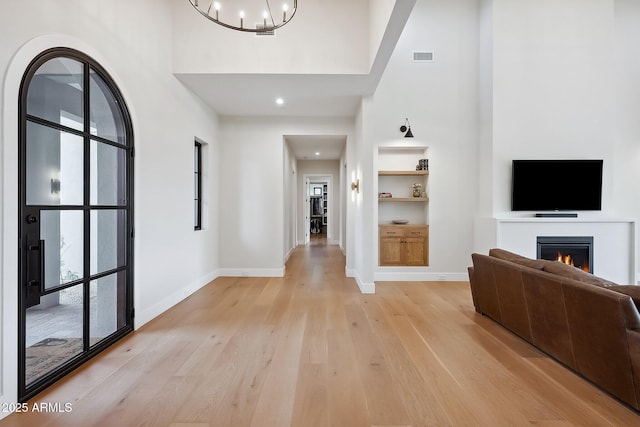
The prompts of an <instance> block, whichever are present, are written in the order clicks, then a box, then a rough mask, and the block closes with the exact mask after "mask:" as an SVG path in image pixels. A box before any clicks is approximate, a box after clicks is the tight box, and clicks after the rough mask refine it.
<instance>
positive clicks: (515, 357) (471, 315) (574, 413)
mask: <svg viewBox="0 0 640 427" xmlns="http://www.w3.org/2000/svg"><path fill="white" fill-rule="evenodd" d="M377 290H378V293H377V294H376V295H362V294H360V293H359V291H358V288H357V286H356V284H355V282H354V281H353V280H352V279H347V278H345V275H344V258H343V256H342V254H341V253H340V251H339V249H338V248H337V247H336V246H326V245H324V244H314V245H310V246H307V247H300V248H298V249H296V250H295V251H294V253H293V255H292V256H291V259H290V261H289V263H288V264H287V273H286V277H284V278H220V279H217V280H215V281H214V282H213V283H211V284H209V285H207V286H206V287H204V288H203V289H202V290H200V291H199V292H197V293H195V294H194V295H192V296H191V297H189V298H188V299H186V300H185V301H184V302H182V303H181V304H179V305H178V306H176V307H174V308H172V309H171V310H169V311H167V312H166V313H164V314H163V315H162V316H160V317H159V318H157V319H155V320H154V321H152V322H150V323H149V324H147V325H146V326H144V327H143V328H141V329H140V330H138V331H137V332H135V333H134V334H132V335H130V336H128V337H127V338H125V339H124V340H123V341H121V342H120V343H118V344H116V345H115V346H114V347H112V348H111V349H109V350H107V351H106V352H104V353H103V354H101V355H99V356H98V357H96V358H95V359H93V360H92V361H90V362H89V363H87V364H86V365H85V366H83V367H82V368H81V369H79V370H78V371H76V372H75V373H73V374H71V375H70V376H68V377H66V378H65V379H63V380H62V381H60V382H59V383H58V384H57V385H55V386H53V387H51V388H50V389H49V390H47V391H46V392H43V393H41V394H40V395H38V396H37V397H36V398H35V399H34V400H32V401H31V402H29V405H30V406H32V405H34V404H36V403H41V402H45V403H60V404H64V403H71V404H72V412H70V413H33V412H30V413H25V414H14V415H11V416H9V417H8V418H6V419H4V420H2V421H0V425H8V426H36V425H37V426H44V425H56V426H58V425H59V426H90V425H101V426H136V425H149V426H155V425H158V426H167V425H169V426H269V427H273V426H275V427H279V426H288V425H292V426H305V427H307V426H329V425H331V426H345V427H351V426H446V425H454V426H458V425H461V426H464V425H469V426H503V425H504V426H521V425H531V424H536V425H544V426H551V425H552V426H568V425H578V426H589V425H594V426H600V425H621V426H622V425H624V426H630V425H640V417H639V415H638V414H637V413H636V412H634V411H632V410H630V409H629V408H627V407H625V406H624V405H622V404H620V403H619V402H618V401H616V400H615V399H613V398H611V397H610V396H608V395H607V394H605V393H603V392H602V391H600V390H599V389H598V388H596V387H594V386H593V385H591V384H590V383H588V382H586V381H585V380H583V379H581V378H580V377H578V376H577V375H575V374H573V373H572V372H571V371H569V370H567V369H566V368H564V367H563V366H561V365H559V364H558V363H556V362H555V361H553V360H550V359H549V358H548V357H546V356H544V355H543V354H541V353H540V352H538V351H536V350H535V349H534V348H532V347H531V346H529V345H528V344H526V343H525V342H523V341H522V340H520V339H518V338H517V337H515V336H514V335H513V334H511V333H509V332H507V331H505V330H504V329H502V328H501V327H500V326H498V325H497V324H495V323H494V322H492V321H491V320H489V319H487V318H484V317H482V316H479V315H478V314H476V313H475V312H474V310H473V307H472V303H471V296H470V293H469V285H468V283H465V282H461V283H452V282H421V283H417V282H412V283H404V282H403V283H400V282H393V283H390V282H387V283H378V284H377Z"/></svg>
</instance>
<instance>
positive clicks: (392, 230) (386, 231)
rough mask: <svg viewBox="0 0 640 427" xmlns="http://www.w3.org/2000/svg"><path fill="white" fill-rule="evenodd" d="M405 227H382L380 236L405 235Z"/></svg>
mask: <svg viewBox="0 0 640 427" xmlns="http://www.w3.org/2000/svg"><path fill="white" fill-rule="evenodd" d="M404 235H405V229H404V228H402V227H386V226H385V227H380V237H404Z"/></svg>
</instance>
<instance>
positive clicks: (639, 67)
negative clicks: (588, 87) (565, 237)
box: [613, 0, 640, 265]
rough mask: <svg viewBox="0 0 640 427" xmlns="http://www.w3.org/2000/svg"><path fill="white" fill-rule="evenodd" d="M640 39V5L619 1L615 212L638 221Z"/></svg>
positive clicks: (616, 41)
mask: <svg viewBox="0 0 640 427" xmlns="http://www.w3.org/2000/svg"><path fill="white" fill-rule="evenodd" d="M639 40H640V2H638V1H637V0H616V1H615V33H614V44H615V46H614V58H615V74H614V79H613V80H614V82H615V88H614V90H615V92H614V93H615V96H616V105H615V110H614V117H615V134H614V135H615V139H614V144H613V145H614V158H613V164H614V167H615V169H614V177H613V181H614V186H613V200H614V205H613V210H614V211H615V214H616V215H619V216H633V217H635V218H638V217H640V197H635V195H637V194H640V189H639V188H638V186H639V185H640V167H639V166H640V43H638V41H639ZM630 195H633V196H631V197H630ZM638 255H639V256H640V253H639V254H638ZM638 265H640V260H639V263H638Z"/></svg>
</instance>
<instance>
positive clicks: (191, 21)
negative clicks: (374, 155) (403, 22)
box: [173, 0, 393, 74]
mask: <svg viewBox="0 0 640 427" xmlns="http://www.w3.org/2000/svg"><path fill="white" fill-rule="evenodd" d="M391 3H393V2H391ZM223 4H224V3H223ZM229 7H230V8H231V7H232V6H229ZM273 7H274V8H275V6H273ZM173 10H174V20H173V26H174V29H175V38H174V47H175V49H174V69H175V72H176V73H283V74H309V73H312V74H314V73H317V74H364V73H367V72H368V71H369V68H370V59H369V51H370V49H369V0H350V1H340V0H303V1H299V2H298V12H297V13H296V16H295V17H294V19H292V20H291V22H289V23H288V24H287V25H286V27H283V28H281V29H279V30H276V36H275V37H264V36H262V37H257V36H256V35H255V34H252V33H240V32H236V31H229V30H227V29H225V28H224V27H222V26H220V25H216V24H214V23H212V22H210V21H209V20H207V19H205V18H204V17H203V16H202V15H200V14H199V13H198V12H197V11H196V10H195V9H193V7H191V5H190V4H189V3H188V2H187V1H186V0H185V1H174V7H173ZM220 13H222V11H221V12H220ZM274 17H275V15H274ZM280 17H281V15H280ZM387 18H388V17H387ZM221 19H222V17H221ZM261 21H262V20H260V22H261ZM245 22H249V18H247V20H245ZM238 23H239V21H238ZM345 40H348V43H345ZM184 46H189V47H190V48H189V49H184V48H183V47H184ZM212 47H213V49H212Z"/></svg>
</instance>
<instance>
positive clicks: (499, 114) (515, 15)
mask: <svg viewBox="0 0 640 427" xmlns="http://www.w3.org/2000/svg"><path fill="white" fill-rule="evenodd" d="M613 12H614V8H613V0H588V1H585V0H544V1H537V2H530V1H527V0H494V1H493V58H492V59H493V92H492V97H493V100H492V102H493V129H492V133H493V165H492V167H493V170H494V177H493V179H494V181H493V183H494V187H493V191H494V208H493V209H494V214H495V215H496V216H503V215H512V214H511V212H510V183H511V160H513V159H517V158H521V159H522V158H524V159H527V158H532V159H533V158H545V159H548V158H592V159H604V162H605V164H604V171H603V181H604V185H603V214H609V212H610V211H611V210H612V207H613V198H612V192H613V166H614V165H613V146H614V144H613V141H614V89H615V85H614V78H615V75H614V70H615V67H614V37H613V36H614V31H613V28H614V27H613V26H614V13H613Z"/></svg>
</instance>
